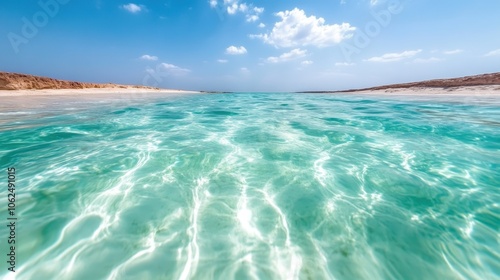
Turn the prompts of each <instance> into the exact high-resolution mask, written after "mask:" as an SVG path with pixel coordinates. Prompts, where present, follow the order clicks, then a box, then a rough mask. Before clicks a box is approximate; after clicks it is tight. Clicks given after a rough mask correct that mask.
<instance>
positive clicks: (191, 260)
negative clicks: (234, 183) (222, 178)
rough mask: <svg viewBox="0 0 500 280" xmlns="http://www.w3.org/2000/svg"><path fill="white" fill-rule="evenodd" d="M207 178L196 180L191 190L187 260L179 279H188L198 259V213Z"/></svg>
mask: <svg viewBox="0 0 500 280" xmlns="http://www.w3.org/2000/svg"><path fill="white" fill-rule="evenodd" d="M208 182H209V181H208V179H206V178H201V179H198V180H197V181H196V186H195V187H194V189H193V190H192V194H193V210H192V212H191V217H190V219H189V221H190V223H191V226H190V227H189V228H188V230H187V233H188V236H189V237H190V241H189V244H188V245H187V248H186V250H187V260H186V263H185V264H184V269H183V270H182V273H181V275H180V276H179V279H181V280H185V279H190V278H191V277H192V276H193V275H194V274H195V273H196V269H197V266H198V262H199V260H200V248H199V246H198V221H199V215H200V208H201V205H202V203H203V200H204V197H203V196H204V193H205V192H204V190H203V189H204V187H205V185H207V184H208Z"/></svg>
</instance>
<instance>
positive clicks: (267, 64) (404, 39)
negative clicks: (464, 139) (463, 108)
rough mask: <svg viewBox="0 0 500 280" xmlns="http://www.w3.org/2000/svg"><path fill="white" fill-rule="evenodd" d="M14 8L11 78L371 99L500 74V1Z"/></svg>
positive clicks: (5, 36) (28, 4) (9, 12)
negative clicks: (408, 87)
mask: <svg viewBox="0 0 500 280" xmlns="http://www.w3.org/2000/svg"><path fill="white" fill-rule="evenodd" d="M131 1H132V2H130V1H116V0H114V1H111V0H87V1H84V0H40V1H35V0H33V1H28V0H18V1H3V3H2V8H1V9H0V19H1V22H0V23H1V24H0V35H1V40H0V70H1V71H9V72H21V73H29V74H34V75H42V76H50V77H54V78H59V79H68V80H77V81H87V82H114V83H124V84H146V85H152V86H158V87H165V88H182V89H194V90H233V91H299V90H336V89H347V88H359V87H367V86H374V85H381V84H387V83H399V82H410V81H417V80H425V79H432V78H446V77H456V76H464V75H473V74H480V73H488V72H498V71H500V16H499V12H500V1H498V0H482V1H435V0H434V1H431V0H378V1H377V0H332V1H327V0H286V1H283V0H267V1H265V0H201V1H194V0H163V1H152V0H149V1H147V0H142V1H139V0H131Z"/></svg>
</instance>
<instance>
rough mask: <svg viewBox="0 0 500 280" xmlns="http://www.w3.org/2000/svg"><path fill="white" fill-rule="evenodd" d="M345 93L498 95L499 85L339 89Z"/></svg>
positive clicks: (499, 93) (499, 92)
mask: <svg viewBox="0 0 500 280" xmlns="http://www.w3.org/2000/svg"><path fill="white" fill-rule="evenodd" d="M336 93H345V94H370V95H415V96H416V95H419V96H420V95H456V96H500V85H485V86H460V87H451V88H436V87H411V88H389V89H375V90H368V89H367V90H360V91H339V92H336Z"/></svg>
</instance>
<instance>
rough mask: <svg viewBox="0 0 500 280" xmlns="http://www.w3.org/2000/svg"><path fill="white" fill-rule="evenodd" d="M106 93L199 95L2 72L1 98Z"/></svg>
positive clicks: (171, 90) (161, 89) (0, 77)
mask: <svg viewBox="0 0 500 280" xmlns="http://www.w3.org/2000/svg"><path fill="white" fill-rule="evenodd" d="M104 93H199V92H198V91H187V90H177V89H163V88H156V87H148V86H141V85H120V84H114V83H106V84H99V83H84V82H74V81H66V80H58V79H53V78H48V77H40V76H34V75H28V74H20V73H10V72H0V96H24V95H70V94H104Z"/></svg>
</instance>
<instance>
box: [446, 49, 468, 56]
mask: <svg viewBox="0 0 500 280" xmlns="http://www.w3.org/2000/svg"><path fill="white" fill-rule="evenodd" d="M461 52H463V50H460V49H456V50H451V51H444V52H443V54H446V55H452V54H459V53H461Z"/></svg>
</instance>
